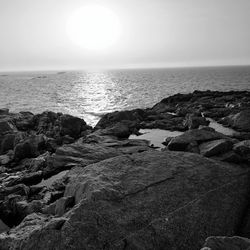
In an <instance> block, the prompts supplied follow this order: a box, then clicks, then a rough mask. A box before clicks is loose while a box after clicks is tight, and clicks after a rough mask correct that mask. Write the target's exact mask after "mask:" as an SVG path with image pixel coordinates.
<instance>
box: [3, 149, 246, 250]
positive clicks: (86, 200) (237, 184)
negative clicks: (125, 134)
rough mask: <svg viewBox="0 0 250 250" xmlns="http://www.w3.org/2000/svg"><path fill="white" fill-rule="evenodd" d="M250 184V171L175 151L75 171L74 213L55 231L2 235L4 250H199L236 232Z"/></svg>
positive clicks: (70, 189)
mask: <svg viewBox="0 0 250 250" xmlns="http://www.w3.org/2000/svg"><path fill="white" fill-rule="evenodd" d="M248 177H249V174H248V171H247V170H246V169H242V168H240V167H235V166H231V165H228V164H226V163H221V162H218V161H214V160H211V159H207V158H204V157H202V156H200V155H197V154H192V153H185V152H171V151H165V152H157V151H147V152H143V153H137V154H133V155H123V156H117V157H114V158H110V159H107V160H104V161H101V162H98V163H94V164H91V165H88V166H87V167H85V168H81V167H76V168H74V169H72V170H71V171H70V172H69V183H68V185H67V187H66V190H65V194H64V196H65V197H66V196H72V197H74V198H75V202H76V205H75V206H74V207H73V209H72V210H70V211H69V212H67V213H66V214H64V217H61V220H60V218H58V220H60V223H59V222H58V223H59V224H58V223H57V224H56V226H55V225H54V222H53V220H52V221H48V222H46V223H45V222H42V223H41V226H40V227H35V229H34V230H32V228H30V227H29V226H27V231H25V224H20V225H19V226H18V227H17V228H14V229H12V230H11V231H10V233H9V234H5V233H4V234H1V235H0V246H1V250H5V249H6V250H7V249H25V250H31V249H37V250H40V249H55V250H59V249H79V250H80V249H86V250H87V249H88V250H90V249H91V250H92V249H95V250H98V249H112V250H119V249H131V250H132V249H133V250H152V249H156V250H157V249H169V250H171V249H173V250H174V249H175V250H176V249H178V250H182V249H183V250H184V249H185V250H187V249H190V250H191V249H192V250H195V249H200V248H201V247H202V245H203V243H204V241H205V239H206V238H207V237H208V236H210V235H233V234H234V233H235V231H236V230H237V226H238V225H239V222H240V221H241V219H242V214H243V211H244V210H245V208H246V204H247V198H248V190H249V181H248ZM62 218H64V219H62ZM24 221H25V220H24ZM25 223H27V222H25ZM31 224H32V221H30V222H29V225H31ZM20 230H22V232H23V233H22V234H20Z"/></svg>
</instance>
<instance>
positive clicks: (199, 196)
mask: <svg viewBox="0 0 250 250" xmlns="http://www.w3.org/2000/svg"><path fill="white" fill-rule="evenodd" d="M211 121H215V122H217V123H218V124H221V125H223V126H224V127H225V128H230V129H231V130H232V131H233V133H232V134H230V135H228V134H227V135H226V134H223V133H221V132H218V131H215V130H214V129H213V128H212V127H209V124H210V123H211ZM142 129H161V130H169V131H180V132H182V134H181V135H179V136H176V137H168V138H164V137H162V143H163V145H164V148H163V149H160V150H159V149H157V148H156V147H155V145H151V144H150V143H149V141H147V140H143V139H130V138H131V137H130V136H131V135H132V134H133V135H137V136H138V138H140V136H139V135H140V134H141V131H142ZM249 167H250V92H247V91H230V92H217V91H195V92H193V93H190V94H177V95H174V96H170V97H168V98H165V99H163V100H162V101H161V102H159V103H157V104H156V105H155V106H153V107H152V108H148V109H135V110H130V111H116V112H113V113H109V114H106V115H104V116H103V117H102V118H101V119H100V121H99V122H98V123H97V125H96V126H95V127H94V128H92V127H91V126H89V125H87V124H86V122H85V121H84V120H83V119H80V118H77V117H73V116H70V115H65V114H61V113H54V112H50V111H46V112H44V113H42V114H35V115H34V114H32V113H30V112H20V113H16V114H14V113H10V112H9V110H7V109H1V110H0V250H7V249H25V250H26V249H138V250H139V249H140V250H142V249H191V250H195V249H201V248H202V246H203V245H204V242H205V245H204V249H211V250H220V249H248V248H249V247H250V240H248V239H247V238H250V212H249V211H250V206H249V204H250V203H249V201H250V199H249V194H250V180H249ZM209 236H213V237H209ZM216 236H218V237H216ZM220 236H223V237H220ZM233 236H234V237H233ZM208 237H209V238H208ZM243 237H245V238H243ZM234 246H235V247H238V248H233V247H234ZM239 246H241V248H239ZM230 247H231V248H230Z"/></svg>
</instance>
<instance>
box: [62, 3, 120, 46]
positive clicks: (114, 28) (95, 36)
mask: <svg viewBox="0 0 250 250" xmlns="http://www.w3.org/2000/svg"><path fill="white" fill-rule="evenodd" d="M66 29H67V34H68V36H69V38H70V39H71V40H72V42H73V43H75V44H76V45H79V46H80V47H83V48H85V49H88V50H105V49H107V48H109V47H111V46H112V45H114V44H115V43H116V42H117V40H118V39H119V37H120V35H121V24H120V21H119V18H118V16H117V15H116V14H115V13H114V12H113V11H112V10H110V9H108V8H106V7H103V6H101V5H87V6H84V7H82V8H80V9H78V10H76V11H75V12H74V13H72V15H71V16H70V18H69V19H68V22H67V27H66Z"/></svg>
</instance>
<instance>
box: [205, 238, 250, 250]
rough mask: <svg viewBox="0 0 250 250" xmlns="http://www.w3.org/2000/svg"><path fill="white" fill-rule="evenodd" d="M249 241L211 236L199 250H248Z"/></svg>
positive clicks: (249, 247)
mask: <svg viewBox="0 0 250 250" xmlns="http://www.w3.org/2000/svg"><path fill="white" fill-rule="evenodd" d="M248 249H250V240H249V239H247V238H243V237H239V236H233V237H226V236H224V237H223V236H211V237H208V238H207V239H206V243H205V244H204V247H203V248H202V249H201V250H248Z"/></svg>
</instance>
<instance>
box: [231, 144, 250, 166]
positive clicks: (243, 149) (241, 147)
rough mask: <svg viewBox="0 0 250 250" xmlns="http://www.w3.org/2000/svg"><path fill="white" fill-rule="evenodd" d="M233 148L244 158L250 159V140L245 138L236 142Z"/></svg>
mask: <svg viewBox="0 0 250 250" xmlns="http://www.w3.org/2000/svg"><path fill="white" fill-rule="evenodd" d="M233 150H234V152H236V153H237V154H239V155H240V156H241V157H242V158H243V159H245V160H248V161H250V140H244V141H241V142H239V143H236V144H235V145H234V147H233Z"/></svg>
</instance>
